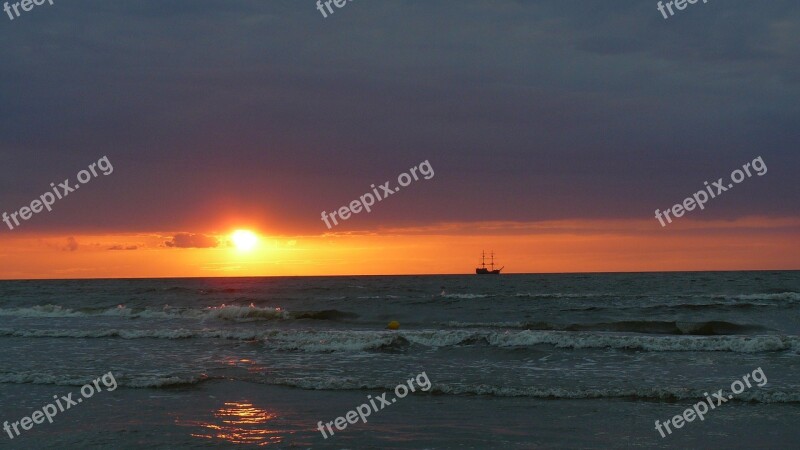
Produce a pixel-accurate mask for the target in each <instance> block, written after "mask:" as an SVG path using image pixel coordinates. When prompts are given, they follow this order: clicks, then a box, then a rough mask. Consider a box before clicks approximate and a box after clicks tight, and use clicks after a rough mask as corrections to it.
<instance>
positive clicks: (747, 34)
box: [0, 0, 800, 232]
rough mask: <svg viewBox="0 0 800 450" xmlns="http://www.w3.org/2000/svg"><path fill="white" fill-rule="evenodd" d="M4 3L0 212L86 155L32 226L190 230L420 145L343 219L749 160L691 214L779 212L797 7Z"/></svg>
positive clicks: (374, 179)
mask: <svg viewBox="0 0 800 450" xmlns="http://www.w3.org/2000/svg"><path fill="white" fill-rule="evenodd" d="M26 14H27V16H25V17H22V18H20V19H18V20H15V21H13V22H11V21H7V22H2V21H1V20H3V19H0V39H2V41H3V46H2V49H0V59H2V65H0V76H2V80H3V88H2V90H0V177H1V178H0V209H3V208H5V209H7V210H14V209H16V208H18V207H19V206H21V205H23V204H25V202H26V201H27V202H29V201H30V198H32V196H34V195H35V194H37V192H39V191H40V190H42V188H43V187H45V188H46V186H47V185H48V183H49V182H51V181H55V180H61V179H63V178H64V177H66V176H70V175H72V174H74V173H75V172H76V171H77V170H80V169H81V168H83V167H85V166H86V164H88V163H89V162H91V161H94V160H96V159H97V158H98V157H99V156H100V155H105V154H108V155H109V157H110V158H111V159H112V160H114V162H115V169H117V170H116V172H115V174H114V177H113V179H112V178H109V179H107V180H103V183H101V184H98V185H92V186H91V187H87V188H85V190H82V191H81V192H80V194H79V195H75V196H71V197H70V199H69V202H64V204H63V205H61V204H59V209H58V210H57V211H54V212H53V213H50V214H48V215H47V217H46V218H45V217H42V218H41V219H39V220H37V223H36V224H31V225H32V228H33V227H40V229H43V228H50V229H54V228H69V229H75V228H80V229H90V228H99V229H119V230H129V229H131V228H135V229H140V230H143V229H148V230H165V229H186V228H190V227H196V226H198V225H202V224H204V223H208V224H209V226H213V225H214V224H216V223H217V222H219V220H222V219H225V218H226V217H229V216H233V217H242V218H246V219H249V218H256V219H261V220H262V221H263V223H264V224H266V225H267V226H268V227H270V228H271V229H275V230H292V229H303V230H307V231H319V232H321V231H322V230H323V225H322V222H320V220H319V213H320V211H322V210H330V209H331V208H334V207H336V206H337V205H341V204H343V203H344V202H345V201H347V200H348V199H351V198H355V196H357V195H358V194H361V193H363V192H364V191H365V190H366V189H367V187H368V186H369V185H370V184H371V183H382V182H384V181H386V180H393V179H395V177H396V176H397V175H398V174H399V173H401V172H403V171H406V170H407V169H408V168H409V167H411V166H413V165H415V164H416V163H418V162H419V161H423V160H426V159H428V160H430V161H431V164H432V165H433V166H434V167H436V170H437V177H436V180H435V182H434V183H426V184H425V185H424V186H423V185H420V186H411V187H410V188H409V189H408V190H407V191H405V192H403V193H402V194H399V195H397V196H395V197H393V199H392V203H391V206H388V205H389V204H388V202H387V206H383V205H382V207H381V208H379V209H376V210H375V211H374V212H372V213H371V214H370V215H366V216H365V215H362V216H359V218H358V221H350V223H348V224H347V227H351V226H352V227H358V228H361V227H365V226H372V225H378V224H381V225H391V226H401V225H403V224H409V225H418V224H424V223H429V222H435V221H455V220H540V219H561V218H627V217H631V218H641V217H642V216H643V215H646V214H651V211H652V210H654V209H655V208H657V207H662V208H663V207H668V206H670V205H671V204H673V203H674V202H675V201H677V200H680V199H682V198H684V197H685V196H686V195H688V194H690V193H691V192H693V190H696V189H697V185H698V183H699V184H700V185H702V182H703V181H705V180H715V179H716V178H717V177H720V176H727V175H728V174H729V173H730V171H731V170H733V169H735V168H737V167H740V166H741V165H742V164H743V163H745V162H747V161H750V160H752V159H753V158H755V157H756V156H759V155H761V156H763V158H764V161H765V162H766V163H767V165H768V166H769V168H770V172H769V175H767V176H765V177H763V178H759V179H757V180H754V181H753V182H752V183H748V184H747V186H743V187H742V188H740V189H739V190H738V191H737V192H735V193H733V194H732V195H729V196H727V198H726V199H724V200H720V201H718V202H717V204H715V205H714V206H713V208H709V210H707V211H705V212H704V215H703V217H704V218H708V219H712V218H717V219H718V218H725V217H734V216H738V215H742V214H766V215H789V214H796V213H797V212H798V211H797V205H798V200H800V198H798V191H797V189H796V188H795V187H794V186H795V183H794V178H795V173H796V172H797V170H798V169H799V168H800V159H799V158H798V157H797V156H796V155H797V149H798V144H800V138H799V137H798V135H797V133H796V132H795V131H794V130H796V129H798V126H800V111H799V109H800V107H799V106H798V105H800V102H798V94H800V92H799V91H800V38H798V36H800V5H797V3H796V2H792V1H770V2H749V1H726V2H717V1H715V2H709V3H708V4H697V5H693V6H692V7H690V8H687V9H686V10H684V11H682V12H680V13H679V14H678V15H676V16H675V17H672V18H670V19H669V20H664V19H663V18H662V17H661V15H660V13H658V11H657V10H656V2H655V1H650V0H647V1H642V0H637V1H614V2H596V1H565V0H553V1H524V2H522V1H500V2H497V1H491V2H490V1H480V2H479V1H467V0H461V1H381V2H366V1H362V2H353V3H351V4H348V6H347V7H346V8H343V9H341V10H337V12H336V13H335V14H334V15H332V16H330V17H328V18H323V17H322V16H321V15H320V14H319V12H318V11H317V10H316V9H315V5H314V2H313V1H311V0H309V1H302V2H301V1H270V2H264V1H210V0H206V1H194V0H193V1H138V2H102V1H77V0H76V1H71V2H64V3H58V4H57V5H55V6H53V7H48V8H46V9H45V8H41V9H40V10H34V11H32V12H30V13H26Z"/></svg>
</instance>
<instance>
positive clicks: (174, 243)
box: [164, 233, 219, 248]
mask: <svg viewBox="0 0 800 450" xmlns="http://www.w3.org/2000/svg"><path fill="white" fill-rule="evenodd" d="M164 244H166V246H167V247H172V248H214V247H217V246H218V245H219V241H218V240H217V238H215V237H212V236H206V235H204V234H191V233H178V234H176V235H175V236H174V237H173V238H172V240H170V241H166V242H164Z"/></svg>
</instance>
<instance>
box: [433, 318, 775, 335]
mask: <svg viewBox="0 0 800 450" xmlns="http://www.w3.org/2000/svg"><path fill="white" fill-rule="evenodd" d="M444 325H445V326H448V327H453V328H515V329H525V330H542V331H614V332H624V333H642V334H673V335H696V336H717V335H734V334H754V333H758V332H765V331H771V330H770V329H768V328H766V327H762V326H759V325H741V324H736V323H731V322H725V321H708V322H668V321H647V320H628V321H620V322H608V323H587V324H569V325H564V324H554V323H548V322H447V323H446V324H444Z"/></svg>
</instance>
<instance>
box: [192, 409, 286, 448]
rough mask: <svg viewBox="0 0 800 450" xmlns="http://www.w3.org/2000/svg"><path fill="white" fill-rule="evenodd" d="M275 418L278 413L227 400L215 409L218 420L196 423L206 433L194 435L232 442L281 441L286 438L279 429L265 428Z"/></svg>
mask: <svg viewBox="0 0 800 450" xmlns="http://www.w3.org/2000/svg"><path fill="white" fill-rule="evenodd" d="M276 417H277V414H275V413H271V412H269V411H266V410H264V409H260V408H256V407H255V406H253V404H252V403H245V402H226V403H225V406H224V407H222V408H220V409H218V410H216V411H214V418H215V419H216V420H215V421H211V422H208V423H204V422H199V423H196V424H195V425H197V426H199V427H201V428H204V431H205V432H204V433H192V436H194V437H197V438H203V439H211V440H214V439H218V440H223V441H226V442H229V443H231V444H249V445H257V446H266V445H272V444H279V443H280V442H282V441H283V436H281V435H280V431H278V430H270V429H268V428H267V427H266V425H267V423H268V422H269V421H271V420H273V419H275V418H276Z"/></svg>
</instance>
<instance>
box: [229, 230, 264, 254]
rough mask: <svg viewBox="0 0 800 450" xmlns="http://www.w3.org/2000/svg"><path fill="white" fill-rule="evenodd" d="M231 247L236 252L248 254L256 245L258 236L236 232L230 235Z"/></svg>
mask: <svg viewBox="0 0 800 450" xmlns="http://www.w3.org/2000/svg"><path fill="white" fill-rule="evenodd" d="M231 240H232V241H233V245H234V246H235V247H236V249H237V250H239V251H243V252H248V251H250V250H253V249H254V248H255V247H256V245H257V244H258V236H256V234H255V233H253V232H252V231H247V230H236V231H234V232H233V234H232V235H231Z"/></svg>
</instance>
